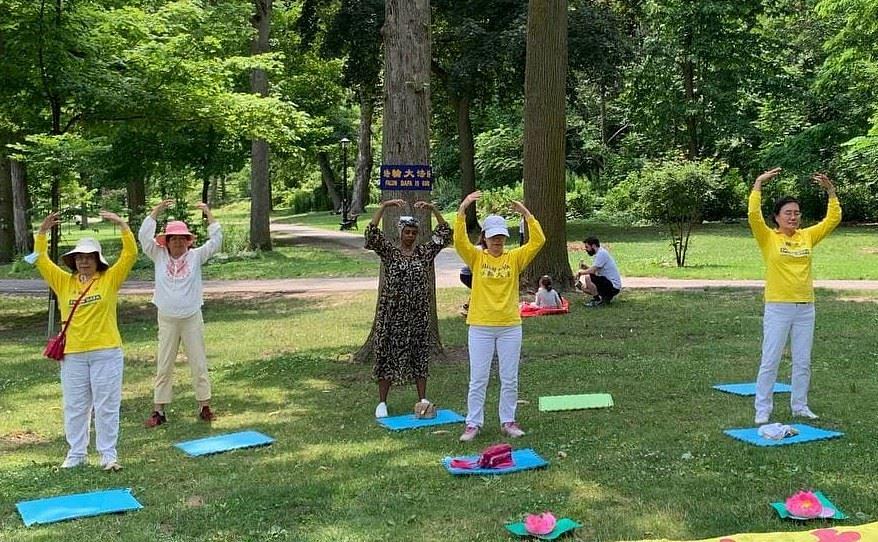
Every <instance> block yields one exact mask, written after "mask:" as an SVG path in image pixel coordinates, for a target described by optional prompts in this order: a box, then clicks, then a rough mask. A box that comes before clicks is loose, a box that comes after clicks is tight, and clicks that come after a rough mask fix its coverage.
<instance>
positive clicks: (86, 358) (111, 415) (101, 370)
mask: <svg viewBox="0 0 878 542" xmlns="http://www.w3.org/2000/svg"><path fill="white" fill-rule="evenodd" d="M122 368H123V361H122V349H121V348H105V349H102V350H91V351H89V352H79V353H76V354H66V355H65V356H64V360H63V361H62V362H61V390H62V392H63V394H64V434H65V436H66V437H67V443H68V444H69V445H70V450H69V451H68V452H67V457H68V458H69V459H80V458H83V457H85V456H86V455H87V453H88V441H89V426H90V425H91V416H92V411H94V419H95V447H96V448H97V450H98V453H100V454H101V464H102V465H106V464H107V463H110V462H112V461H116V459H117V456H116V441H117V440H118V438H119V407H120V405H121V403H122Z"/></svg>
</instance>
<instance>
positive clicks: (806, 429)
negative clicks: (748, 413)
mask: <svg viewBox="0 0 878 542" xmlns="http://www.w3.org/2000/svg"><path fill="white" fill-rule="evenodd" d="M791 427H794V428H795V429H796V430H798V431H799V434H798V435H795V436H791V437H785V438H782V439H780V440H771V439H767V438H762V437H760V436H759V428H758V427H753V428H749V429H726V430H725V431H723V433H725V434H726V435H728V436H730V437H732V438H733V439H736V440H740V441H743V442H746V443H747V444H752V445H754V446H788V445H790V444H800V443H802V442H812V441H816V440H827V439H833V438H839V437H841V436H843V435H844V433H840V432H838V431H827V430H826V429H820V428H819V427H812V426H810V425H806V424H803V423H794V424H792V425H791Z"/></svg>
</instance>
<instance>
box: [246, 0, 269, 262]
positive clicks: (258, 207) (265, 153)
mask: <svg viewBox="0 0 878 542" xmlns="http://www.w3.org/2000/svg"><path fill="white" fill-rule="evenodd" d="M271 2H272V0H254V5H255V8H256V11H255V13H254V15H253V19H252V22H253V27H254V28H255V29H256V36H255V37H254V38H253V42H252V44H251V47H250V51H251V53H253V54H254V55H256V54H261V53H266V52H268V50H269V44H268V37H269V32H270V30H271ZM250 88H251V90H252V92H253V93H254V94H259V95H260V96H267V95H268V76H267V75H266V73H265V70H253V73H252V74H251V75H250ZM270 213H271V178H270V177H269V149H268V142H267V141H265V140H262V139H254V140H253V141H252V142H251V144H250V248H253V249H259V250H271V231H270V226H271V220H270Z"/></svg>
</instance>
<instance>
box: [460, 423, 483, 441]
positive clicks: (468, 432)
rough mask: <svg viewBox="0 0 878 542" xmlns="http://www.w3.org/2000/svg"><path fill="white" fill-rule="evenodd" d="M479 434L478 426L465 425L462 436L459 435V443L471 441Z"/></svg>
mask: <svg viewBox="0 0 878 542" xmlns="http://www.w3.org/2000/svg"><path fill="white" fill-rule="evenodd" d="M478 434H479V426H478V425H467V426H466V429H464V431H463V434H462V435H460V441H461V442H469V441H471V440H472V439H474V438H476V435H478Z"/></svg>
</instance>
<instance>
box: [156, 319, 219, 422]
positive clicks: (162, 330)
mask: <svg viewBox="0 0 878 542" xmlns="http://www.w3.org/2000/svg"><path fill="white" fill-rule="evenodd" d="M181 342H182V343H183V352H185V353H186V358H187V359H188V360H189V370H190V371H191V372H192V386H193V387H194V388H195V400H196V401H208V400H209V399H210V380H209V379H208V377H207V356H206V355H205V352H204V320H203V319H202V317H201V311H198V312H196V313H195V314H193V315H192V316H189V317H187V318H174V317H172V316H165V315H163V314H162V313H159V351H158V357H157V359H156V365H157V367H156V375H155V403H156V404H157V405H166V404H168V403H170V402H171V398H172V397H173V395H174V390H173V387H174V361H175V360H176V359H177V351H178V350H179V349H180V343H181Z"/></svg>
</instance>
